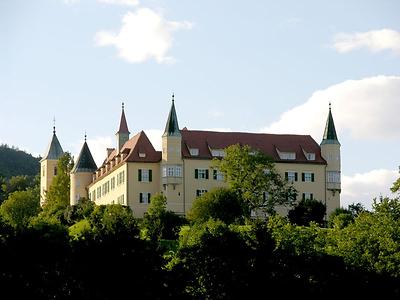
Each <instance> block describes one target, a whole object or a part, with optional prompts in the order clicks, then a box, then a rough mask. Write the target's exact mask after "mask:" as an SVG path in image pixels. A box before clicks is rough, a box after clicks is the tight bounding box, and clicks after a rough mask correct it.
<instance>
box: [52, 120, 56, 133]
mask: <svg viewBox="0 0 400 300" xmlns="http://www.w3.org/2000/svg"><path fill="white" fill-rule="evenodd" d="M53 133H54V134H56V117H55V116H54V117H53Z"/></svg>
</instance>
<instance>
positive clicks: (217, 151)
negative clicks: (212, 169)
mask: <svg viewBox="0 0 400 300" xmlns="http://www.w3.org/2000/svg"><path fill="white" fill-rule="evenodd" d="M211 155H212V156H213V157H225V150H224V149H211Z"/></svg>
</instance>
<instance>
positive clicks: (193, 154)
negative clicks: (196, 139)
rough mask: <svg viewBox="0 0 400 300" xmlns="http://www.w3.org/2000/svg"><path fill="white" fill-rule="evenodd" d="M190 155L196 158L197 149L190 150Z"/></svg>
mask: <svg viewBox="0 0 400 300" xmlns="http://www.w3.org/2000/svg"><path fill="white" fill-rule="evenodd" d="M189 151H190V155H191V156H198V155H199V149H198V148H190V149H189Z"/></svg>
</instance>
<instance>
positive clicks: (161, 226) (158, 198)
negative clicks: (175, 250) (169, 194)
mask: <svg viewBox="0 0 400 300" xmlns="http://www.w3.org/2000/svg"><path fill="white" fill-rule="evenodd" d="M166 206H167V198H166V197H165V196H164V195H161V194H156V195H154V196H153V197H151V201H150V206H149V209H148V210H147V212H146V213H145V215H144V217H143V220H142V224H141V226H142V228H143V229H144V230H143V232H144V235H145V236H146V237H147V238H149V239H151V240H160V239H168V240H172V239H176V238H177V237H178V233H179V230H180V227H181V226H182V225H183V224H184V223H186V220H185V219H184V218H183V217H181V216H178V215H177V214H175V213H174V212H172V211H168V210H167V209H166Z"/></svg>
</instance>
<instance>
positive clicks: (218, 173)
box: [213, 170, 224, 181]
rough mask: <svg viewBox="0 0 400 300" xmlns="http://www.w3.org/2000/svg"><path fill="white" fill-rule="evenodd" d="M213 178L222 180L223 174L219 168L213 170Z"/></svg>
mask: <svg viewBox="0 0 400 300" xmlns="http://www.w3.org/2000/svg"><path fill="white" fill-rule="evenodd" d="M213 179H214V180H218V181H223V180H224V174H222V172H221V171H220V170H213Z"/></svg>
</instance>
